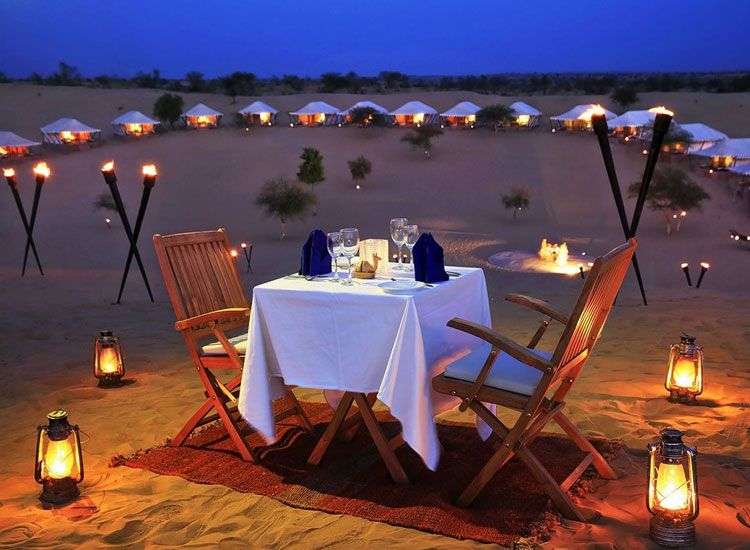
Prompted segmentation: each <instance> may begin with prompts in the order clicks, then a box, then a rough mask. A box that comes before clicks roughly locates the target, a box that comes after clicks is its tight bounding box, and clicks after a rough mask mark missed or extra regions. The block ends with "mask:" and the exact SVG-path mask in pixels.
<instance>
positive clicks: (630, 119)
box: [607, 111, 656, 128]
mask: <svg viewBox="0 0 750 550" xmlns="http://www.w3.org/2000/svg"><path fill="white" fill-rule="evenodd" d="M655 119H656V113H652V112H651V111H625V112H624V113H622V114H621V115H620V116H616V117H614V118H611V119H609V120H607V126H609V127H610V128H622V127H624V126H633V127H636V128H638V127H641V126H651V125H652V124H653V123H654V120H655Z"/></svg>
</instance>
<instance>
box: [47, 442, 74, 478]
mask: <svg viewBox="0 0 750 550" xmlns="http://www.w3.org/2000/svg"><path fill="white" fill-rule="evenodd" d="M75 462H76V460H75V451H74V449H73V445H72V444H71V442H70V439H63V440H62V441H53V440H50V441H49V442H48V443H47V451H46V452H45V453H44V467H45V470H46V474H47V476H49V477H51V478H53V479H62V478H64V477H70V475H71V473H72V472H73V466H74V465H75Z"/></svg>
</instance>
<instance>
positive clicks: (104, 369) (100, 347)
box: [93, 330, 125, 387]
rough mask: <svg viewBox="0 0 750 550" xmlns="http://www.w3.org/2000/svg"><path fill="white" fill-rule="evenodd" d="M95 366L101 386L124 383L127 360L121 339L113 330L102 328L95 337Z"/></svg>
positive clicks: (95, 373)
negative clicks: (123, 356)
mask: <svg viewBox="0 0 750 550" xmlns="http://www.w3.org/2000/svg"><path fill="white" fill-rule="evenodd" d="M93 366H94V376H95V377H96V378H97V380H99V386H102V387H114V386H119V385H121V384H122V377H123V376H124V375H125V362H124V361H123V359H122V349H121V348H120V339H119V338H117V336H115V335H114V334H113V333H112V331H111V330H102V331H100V332H99V334H98V335H97V336H96V337H95V338H94V357H93Z"/></svg>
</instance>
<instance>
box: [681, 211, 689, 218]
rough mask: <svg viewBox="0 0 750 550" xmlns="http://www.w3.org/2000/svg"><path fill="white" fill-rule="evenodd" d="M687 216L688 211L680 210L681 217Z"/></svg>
mask: <svg viewBox="0 0 750 550" xmlns="http://www.w3.org/2000/svg"><path fill="white" fill-rule="evenodd" d="M685 216H687V212H685V211H684V210H683V211H682V212H680V217H681V218H684V217H685Z"/></svg>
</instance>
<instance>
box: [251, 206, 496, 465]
mask: <svg viewBox="0 0 750 550" xmlns="http://www.w3.org/2000/svg"><path fill="white" fill-rule="evenodd" d="M389 231H390V237H391V240H392V241H393V243H394V245H395V246H396V248H397V250H398V260H399V261H398V262H396V263H393V262H390V261H389V258H390V256H389V254H388V248H389V247H388V244H389V243H388V241H387V240H385V239H364V240H361V239H360V234H359V230H358V229H356V228H344V229H341V230H339V231H332V232H329V233H325V232H323V231H322V230H320V229H315V230H313V231H312V232H311V233H310V235H309V237H308V239H307V240H306V242H305V243H304V244H303V246H302V250H301V254H300V268H299V270H298V272H297V273H294V274H290V275H287V276H284V277H281V278H279V279H276V280H273V281H269V282H266V283H263V284H260V285H257V286H256V287H254V289H253V299H252V308H251V313H250V321H249V329H248V349H247V353H246V355H245V363H244V369H243V374H242V384H241V391H240V396H239V411H240V413H241V414H242V416H243V418H245V420H246V421H247V422H249V423H250V425H251V426H253V427H254V428H255V429H257V430H258V431H259V432H260V433H261V434H262V435H263V437H264V438H265V439H266V440H267V441H269V442H272V441H274V440H275V437H276V434H275V424H274V418H273V410H272V409H273V407H272V402H273V399H274V398H277V397H280V396H281V395H282V390H283V384H286V385H293V386H300V387H306V388H317V389H320V390H324V394H325V396H326V399H327V401H328V402H329V404H330V405H331V406H332V408H335V407H336V405H337V403H338V400H339V399H340V397H341V395H342V394H343V393H344V392H360V393H363V394H366V395H373V396H377V399H378V400H380V401H381V402H382V403H384V404H385V405H386V406H387V407H388V408H389V409H390V414H391V415H392V416H393V417H395V418H396V419H398V420H399V421H400V423H401V426H402V430H403V432H402V436H403V440H404V442H405V443H406V444H408V445H409V446H410V447H411V448H412V449H413V450H414V451H416V452H417V453H418V454H419V455H420V457H421V458H422V460H423V461H424V463H425V464H426V465H427V466H428V467H429V468H431V469H433V470H434V469H436V468H437V464H438V461H439V457H440V443H439V441H438V439H437V430H436V427H435V423H434V419H433V417H434V415H435V414H437V413H439V412H442V411H443V410H447V409H448V408H451V407H452V406H455V404H456V401H455V400H454V399H446V398H445V397H444V396H441V397H440V398H437V394H434V395H433V392H432V389H431V379H432V377H433V376H435V375H437V374H439V373H440V372H442V370H443V369H444V368H445V365H446V364H448V363H449V362H450V361H451V360H453V359H454V358H456V357H457V356H460V355H462V354H465V353H469V352H470V351H472V350H473V349H475V348H476V347H477V346H479V345H480V342H479V341H478V340H477V339H475V338H473V337H471V336H469V335H467V334H465V333H462V332H460V331H455V330H452V329H450V328H448V327H447V326H446V323H447V322H448V321H449V320H450V319H452V318H453V317H461V318H464V319H468V320H471V321H474V322H477V323H481V324H483V325H489V324H491V318H490V309H489V300H488V296H487V288H486V283H485V278H484V272H483V271H482V270H481V269H480V268H469V267H454V266H449V267H446V266H445V264H444V252H443V249H442V247H441V246H440V245H439V244H438V243H437V241H436V240H435V238H434V237H433V236H432V235H431V234H430V233H420V231H419V228H418V226H417V225H416V224H410V223H408V220H407V219H406V218H394V219H393V220H391V222H390V227H389ZM404 247H406V248H407V249H408V250H409V257H410V261H409V262H404V261H403V260H402V254H401V252H402V249H403V248H404ZM342 265H343V268H342V267H341V266H342Z"/></svg>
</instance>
